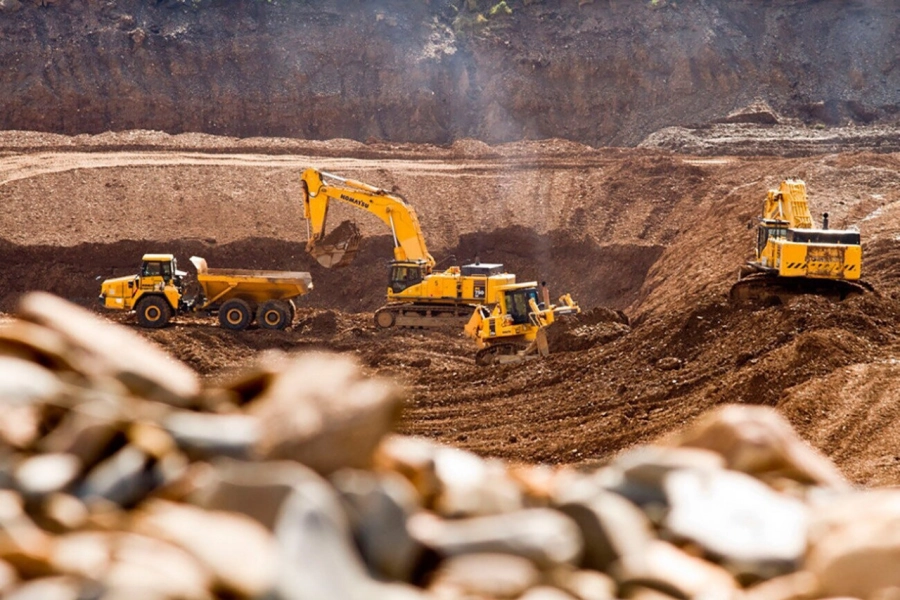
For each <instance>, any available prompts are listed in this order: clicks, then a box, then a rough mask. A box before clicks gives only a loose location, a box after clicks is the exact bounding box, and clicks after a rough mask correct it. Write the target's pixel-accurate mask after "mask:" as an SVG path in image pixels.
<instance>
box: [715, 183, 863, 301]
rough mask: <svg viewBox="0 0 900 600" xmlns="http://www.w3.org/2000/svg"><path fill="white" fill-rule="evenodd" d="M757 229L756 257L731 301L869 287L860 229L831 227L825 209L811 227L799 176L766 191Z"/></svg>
mask: <svg viewBox="0 0 900 600" xmlns="http://www.w3.org/2000/svg"><path fill="white" fill-rule="evenodd" d="M756 231H757V240H756V256H755V258H754V260H751V261H748V262H747V263H746V265H744V266H743V267H742V268H741V269H740V271H739V273H738V281H737V283H735V284H734V285H733V286H732V288H731V292H730V295H731V299H732V300H733V301H735V302H737V303H742V302H748V301H762V302H785V301H786V300H788V299H789V298H790V297H792V296H796V295H798V294H809V293H814V294H820V295H823V296H826V297H829V298H832V299H836V300H843V299H845V298H847V297H848V296H851V295H854V294H861V293H864V292H866V291H871V290H872V287H871V286H870V285H869V284H868V283H866V282H864V281H862V280H861V279H860V276H861V269H862V246H861V244H860V235H859V231H855V230H846V229H830V228H829V226H828V214H827V213H825V215H824V217H823V223H822V227H821V228H817V227H815V226H814V225H813V220H812V215H811V214H810V210H809V204H808V202H807V197H806V183H804V182H803V181H802V180H800V179H796V178H794V179H787V180H785V181H782V182H781V184H780V185H779V187H778V189H776V190H770V191H769V192H768V195H767V197H766V200H765V204H764V206H763V215H762V217H760V219H759V225H758V227H757V230H756Z"/></svg>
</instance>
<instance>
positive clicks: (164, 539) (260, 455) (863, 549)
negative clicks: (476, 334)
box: [0, 295, 900, 600]
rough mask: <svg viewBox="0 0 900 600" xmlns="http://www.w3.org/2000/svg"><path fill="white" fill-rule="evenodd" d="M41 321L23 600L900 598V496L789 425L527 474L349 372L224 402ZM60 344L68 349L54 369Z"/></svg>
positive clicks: (8, 514)
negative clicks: (848, 471)
mask: <svg viewBox="0 0 900 600" xmlns="http://www.w3.org/2000/svg"><path fill="white" fill-rule="evenodd" d="M22 306H23V316H25V317H27V318H29V319H31V321H30V322H31V324H32V326H31V327H28V328H25V329H26V330H27V331H28V332H29V335H23V333H22V332H23V328H22V321H14V322H13V323H11V324H6V325H3V326H0V364H2V363H3V361H7V362H12V363H16V362H17V363H19V364H17V366H18V367H20V371H19V372H21V373H24V374H34V375H35V376H36V379H35V381H34V382H33V385H30V386H25V385H22V384H21V382H20V381H17V380H16V378H13V377H5V378H0V409H2V410H0V414H4V415H7V414H15V415H17V416H16V417H15V418H6V420H5V422H4V424H3V430H2V433H3V436H2V438H0V481H2V482H3V488H4V489H2V490H0V594H2V595H3V597H4V598H7V597H8V598H42V599H43V598H50V599H55V598H59V599H61V600H62V599H64V598H65V599H74V598H159V599H169V598H171V599H173V600H174V599H176V598H179V599H185V598H187V599H192V600H193V599H197V600H211V599H214V598H223V599H225V598H227V599H229V600H232V599H238V598H258V599H267V600H320V599H322V598H342V599H348V600H370V599H375V600H406V599H408V600H416V599H418V600H427V599H434V600H454V599H457V598H459V599H463V598H484V599H505V598H508V599H510V600H513V599H522V598H524V599H528V600H539V599H547V600H555V599H560V600H563V599H566V598H569V599H571V598H576V599H578V600H611V599H612V598H632V599H635V598H645V599H647V600H654V599H655V600H666V599H669V598H723V599H734V598H740V597H747V598H751V599H753V598H756V599H759V600H789V599H794V600H801V599H802V600H814V599H818V598H833V597H852V598H860V599H869V598H887V597H891V596H892V595H893V594H895V593H896V589H898V587H900V576H898V570H897V568H896V565H897V562H898V561H900V535H898V533H897V532H898V531H900V492H898V491H897V490H895V489H884V490H869V491H858V490H854V489H852V488H851V487H850V486H849V485H848V484H847V483H846V482H845V481H844V480H843V478H842V477H841V476H840V473H838V472H837V471H836V470H835V469H834V468H833V466H832V465H831V463H829V462H828V461H827V459H825V458H824V457H822V456H821V455H819V454H817V453H816V452H814V451H813V450H812V449H811V448H809V447H808V446H806V444H805V443H804V442H803V440H801V439H800V438H799V437H798V436H797V434H796V433H795V432H794V431H793V430H792V429H791V428H790V426H789V425H788V424H787V422H786V421H784V420H783V419H782V418H781V417H779V416H778V415H777V413H775V412H774V411H772V410H771V409H767V408H762V407H748V406H743V405H728V406H724V407H721V408H720V409H717V410H713V411H711V412H710V413H707V414H706V415H703V416H702V417H700V418H699V419H697V421H695V422H694V423H693V424H692V425H691V426H689V427H688V428H687V430H686V431H684V432H683V433H682V434H681V435H679V436H673V438H672V439H671V440H670V441H669V442H668V444H667V445H664V444H663V443H660V444H657V445H653V446H644V447H640V448H635V449H633V450H630V451H628V452H625V453H623V454H621V455H619V456H618V457H617V458H616V459H615V460H614V461H613V462H611V463H610V464H608V465H606V466H603V467H600V468H593V469H590V470H575V469H571V468H566V467H562V468H555V469H554V468H549V467H541V466H522V465H516V466H513V465H507V464H505V463H503V462H502V461H499V460H497V459H484V458H481V457H479V456H477V455H475V454H472V453H468V452H464V451H462V450H458V449H454V448H449V447H446V446H442V445H439V444H437V443H435V442H433V441H431V440H428V439H424V438H410V437H404V436H400V435H397V434H391V435H388V434H389V433H390V430H391V427H392V426H393V424H394V419H395V418H396V413H397V411H398V410H399V407H400V406H401V403H402V400H403V394H402V392H401V391H400V390H399V389H398V388H397V387H395V386H394V385H393V384H392V383H390V382H388V381H384V380H380V379H375V378H370V377H366V376H365V375H364V374H363V372H362V370H361V368H360V367H359V366H358V365H357V364H356V363H355V362H354V361H353V360H351V359H349V358H347V357H343V356H338V355H328V354H321V353H313V354H307V355H298V356H286V355H280V354H267V355H263V356H261V357H260V358H259V361H258V364H256V365H255V366H249V367H247V370H246V372H243V373H239V374H237V375H236V377H235V378H234V380H232V381H231V382H225V383H222V384H218V385H221V386H222V387H216V386H213V385H211V384H210V385H206V386H205V385H203V384H201V383H200V381H199V379H198V380H196V381H195V380H194V379H193V378H192V377H189V376H187V377H186V376H185V373H190V371H189V370H186V369H187V367H185V366H183V365H180V364H179V365H178V368H177V369H172V370H171V373H173V374H175V376H176V377H180V378H182V381H186V382H192V381H193V382H195V383H196V387H189V386H188V387H183V388H179V389H181V391H180V392H178V393H175V392H174V390H175V388H173V387H171V386H169V383H170V382H167V381H165V378H164V376H163V375H160V376H161V377H162V379H161V380H159V381H156V380H154V379H152V378H149V377H147V376H146V372H144V373H145V375H144V376H142V377H140V378H135V379H133V378H124V380H123V377H122V376H121V374H122V373H140V372H142V371H141V368H143V367H146V365H147V364H152V361H154V360H160V359H161V354H160V353H161V350H159V349H158V348H154V347H151V346H146V345H142V344H135V345H134V346H133V347H132V348H131V349H130V351H129V352H128V353H124V352H123V353H115V352H113V351H112V349H109V348H107V349H106V351H104V352H99V351H97V348H96V341H97V340H122V343H128V342H129V340H130V337H129V335H127V334H128V333H129V332H128V331H127V330H125V329H122V328H119V327H117V326H114V325H110V324H108V323H107V322H105V321H102V320H100V319H98V318H96V317H94V316H92V315H90V314H89V313H87V312H86V311H84V310H83V309H80V308H77V307H74V306H71V305H68V304H66V303H63V302H62V301H61V300H58V299H55V298H54V299H52V301H51V299H50V298H48V297H47V296H46V295H44V296H32V297H26V298H25V299H24V301H23V304H22ZM38 307H43V308H38ZM48 307H50V308H48ZM48 310H49V311H51V312H53V311H58V312H59V314H60V315H67V316H68V317H69V318H66V319H60V318H51V317H52V315H49V314H46V313H45V311H48ZM42 315H43V316H42ZM85 330H91V331H93V332H94V335H93V336H87V337H86V336H83V335H79V334H78V332H80V331H85ZM54 337H55V338H58V339H60V340H66V342H65V344H63V345H62V346H60V347H59V348H57V350H56V351H55V354H53V356H54V357H55V360H52V361H51V360H48V356H50V354H48V348H50V347H51V345H49V344H48V343H47V340H48V339H54ZM13 341H15V343H13ZM142 353H147V355H146V356H143V355H142ZM23 357H30V358H23ZM164 357H165V355H162V358H164ZM132 360H133V361H135V364H134V365H131V364H129V361H132ZM41 365H44V366H41ZM182 367H183V369H182ZM135 381H141V382H142V383H141V385H135V384H134V382H135ZM126 382H127V383H126ZM167 386H168V387H167ZM160 390H166V392H165V393H163V392H161V391H160ZM161 400H165V401H161ZM25 409H27V411H26V412H24V413H20V412H16V411H22V410H25ZM248 423H250V425H248ZM248 432H250V434H248ZM251 434H252V435H251ZM353 441H358V442H359V443H358V444H356V445H354V444H353V443H352V442H353ZM350 446H353V447H352V448H350ZM328 449H332V450H333V452H330V453H329V452H327V450H328ZM326 457H327V459H326Z"/></svg>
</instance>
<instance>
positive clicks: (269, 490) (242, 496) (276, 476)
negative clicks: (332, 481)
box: [190, 458, 327, 531]
mask: <svg viewBox="0 0 900 600" xmlns="http://www.w3.org/2000/svg"><path fill="white" fill-rule="evenodd" d="M306 483H312V484H313V485H327V483H326V482H325V480H324V479H322V478H321V476H319V475H318V474H317V473H316V472H315V471H313V470H312V469H310V468H308V467H305V466H303V465H301V464H299V463H296V462H293V461H287V460H279V461H268V462H246V461H239V460H233V459H228V458H222V459H218V460H216V461H214V462H213V463H212V465H210V467H209V472H208V473H206V474H205V477H204V481H203V482H202V483H201V485H199V486H198V487H197V489H195V490H194V491H193V492H192V493H191V494H190V501H191V502H192V503H194V504H197V505H198V506H202V507H203V508H207V509H210V510H219V511H229V512H237V513H243V514H245V515H247V516H248V517H251V518H253V519H255V520H256V521H258V522H259V523H261V524H262V525H263V526H264V527H266V528H267V529H268V530H270V531H274V529H275V523H276V521H277V520H278V515H279V513H280V511H281V508H282V504H283V503H284V501H285V499H286V498H287V497H288V496H289V495H290V494H291V493H292V492H293V491H294V488H295V487H296V486H302V485H304V484H306Z"/></svg>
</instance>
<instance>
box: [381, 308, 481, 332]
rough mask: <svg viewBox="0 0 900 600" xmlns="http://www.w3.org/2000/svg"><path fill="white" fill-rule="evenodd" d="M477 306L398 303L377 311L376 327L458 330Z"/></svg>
mask: <svg viewBox="0 0 900 600" xmlns="http://www.w3.org/2000/svg"><path fill="white" fill-rule="evenodd" d="M475 308H476V307H475V306H474V305H471V304H458V305H454V304H415V303H397V304H388V305H385V306H382V307H381V308H379V309H378V310H377V311H375V326H376V327H378V328H379V329H391V328H394V327H396V328H402V329H441V328H454V329H458V328H461V327H462V326H463V325H465V324H466V323H467V322H468V320H469V318H470V317H471V316H472V313H473V312H474V311H475Z"/></svg>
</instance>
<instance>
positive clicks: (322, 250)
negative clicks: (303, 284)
mask: <svg viewBox="0 0 900 600" xmlns="http://www.w3.org/2000/svg"><path fill="white" fill-rule="evenodd" d="M361 240H362V235H361V234H360V233H359V228H358V227H357V226H356V225H355V224H354V223H353V222H352V221H344V222H342V223H341V224H340V225H338V226H337V227H336V228H335V229H334V230H333V231H331V232H330V233H329V234H328V235H326V236H325V237H323V238H322V239H321V240H319V241H317V242H311V243H310V244H308V245H307V251H308V252H309V253H310V254H311V255H312V257H313V258H315V259H316V260H317V261H318V262H319V264H320V265H322V266H323V267H325V268H326V269H337V268H340V267H345V266H347V265H349V264H350V263H351V262H353V258H354V257H355V256H356V251H357V250H358V249H359V244H360V241H361Z"/></svg>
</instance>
